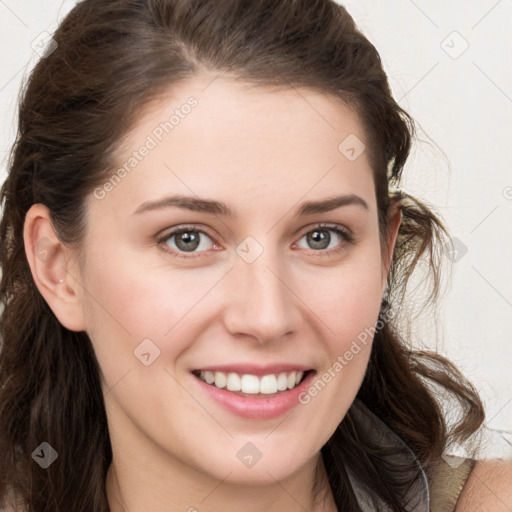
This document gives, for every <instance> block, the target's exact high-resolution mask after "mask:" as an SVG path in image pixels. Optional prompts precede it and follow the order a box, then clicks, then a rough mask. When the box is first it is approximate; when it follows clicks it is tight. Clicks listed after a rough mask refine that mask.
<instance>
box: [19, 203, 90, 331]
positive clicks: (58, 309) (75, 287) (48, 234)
mask: <svg viewBox="0 0 512 512" xmlns="http://www.w3.org/2000/svg"><path fill="white" fill-rule="evenodd" d="M23 239H24V245H25V254H26V257H27V261H28V264H29V267H30V271H31V273H32V278H33V280H34V283H35V285H36V286H37V289H38V290H39V292H40V293H41V295H42V296H43V297H44V299H45V301H46V302H47V303H48V305H49V306H50V308H51V309H52V311H53V312H54V314H55V316H56V317H57V319H58V320H59V322H60V323H61V324H62V325H63V326H64V327H66V328H67V329H69V330H72V331H84V330H85V325H84V324H85V323H84V316H83V309H82V300H81V294H80V286H79V284H78V282H77V281H76V278H75V277H72V274H71V273H70V265H71V262H72V259H71V254H70V251H69V249H68V248H67V247H65V245H64V244H63V243H62V242H61V241H60V240H59V237H58V236H57V233H56V232H55V229H54V227H53V223H52V221H51V216H50V212H49V210H48V208H47V207H46V206H44V205H42V204H35V205H32V207H31V208H30V209H29V211H28V212H27V215H26V217H25V225H24V231H23ZM73 274H75V272H73Z"/></svg>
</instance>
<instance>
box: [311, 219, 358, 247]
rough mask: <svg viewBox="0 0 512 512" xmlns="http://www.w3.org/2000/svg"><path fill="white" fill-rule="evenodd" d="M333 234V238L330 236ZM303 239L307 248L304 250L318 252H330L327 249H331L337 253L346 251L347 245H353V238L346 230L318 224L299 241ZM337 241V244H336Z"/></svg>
mask: <svg viewBox="0 0 512 512" xmlns="http://www.w3.org/2000/svg"><path fill="white" fill-rule="evenodd" d="M331 233H334V236H332V235H331ZM303 239H305V240H306V243H307V244H308V245H309V247H306V249H308V248H309V249H313V250H314V251H316V252H318V251H320V252H325V251H326V250H327V252H331V251H330V250H329V249H333V248H334V251H333V252H338V251H342V250H344V249H346V245H347V244H352V243H354V237H353V235H351V234H350V233H349V232H348V231H347V230H345V229H343V228H341V227H339V226H336V225H328V224H320V225H318V226H316V227H315V228H314V229H313V230H310V231H308V232H306V233H305V234H304V235H303V236H302V238H301V240H303ZM336 241H338V243H336Z"/></svg>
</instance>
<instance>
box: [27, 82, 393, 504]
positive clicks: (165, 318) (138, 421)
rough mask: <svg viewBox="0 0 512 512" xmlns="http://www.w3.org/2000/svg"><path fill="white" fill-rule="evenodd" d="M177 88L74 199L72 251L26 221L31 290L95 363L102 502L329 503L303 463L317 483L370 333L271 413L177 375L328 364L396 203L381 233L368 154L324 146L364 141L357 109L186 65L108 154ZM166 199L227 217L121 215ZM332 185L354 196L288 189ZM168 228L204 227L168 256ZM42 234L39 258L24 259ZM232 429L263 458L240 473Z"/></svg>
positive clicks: (342, 340)
mask: <svg viewBox="0 0 512 512" xmlns="http://www.w3.org/2000/svg"><path fill="white" fill-rule="evenodd" d="M208 84H209V85H208ZM190 96H194V97H195V98H196V99H197V100H198V105H197V107H196V108H195V109H193V110H192V112H191V113H190V114H189V115H188V116H186V118H184V119H182V120H181V121H180V123H179V125H177V126H176V127H175V128H174V129H173V130H172V132H171V133H169V134H167V135H166V136H165V138H164V139H163V140H162V142H160V143H159V144H158V146H157V147H156V148H154V149H152V150H151V152H150V153H149V154H148V155H147V156H146V157H145V158H144V159H143V160H142V161H141V162H140V163H138V165H137V167H136V168H135V169H134V170H133V171H132V172H131V173H130V174H129V175H127V176H126V177H125V178H124V179H123V180H122V181H121V182H120V183H118V184H117V185H116V186H115V187H114V188H113V190H111V191H110V192H109V193H108V194H106V195H105V197H104V198H103V199H97V198H96V197H94V195H93V194H91V195H90V196H89V197H88V198H87V233H86V236H85V246H84V247H85V248H84V257H83V260H80V259H79V258H78V254H77V253H76V252H75V251H74V249H73V248H72V247H68V246H66V245H65V244H63V243H61V242H60V241H59V239H58V237H57V235H56V234H55V231H54V229H53V226H52V224H51V221H50V216H49V212H48V210H47V209H46V207H44V206H43V205H34V206H33V207H32V208H31V209H30V211H29V213H28V214H27V218H26V223H25V228H26V229H25V244H26V247H27V257H28V259H29V264H30V267H31V270H32V273H33V276H34V280H35V282H36V284H37V286H38V288H39V290H40V292H41V293H42V295H43V296H44V298H45V299H46V301H47V302H48V304H49V305H50V307H51V308H52V310H53V311H54V313H55V314H56V316H57V318H58V319H59V321H60V322H61V323H62V324H63V325H64V326H65V327H67V328H68V329H71V330H76V331H82V330H83V331H86V332H87V333H88V335H89V337H90V339H91V340H92V343H93V346H94V349H95V352H96V354H97V357H98V361H99V364H100V367H101V371H102V382H103V387H104V395H105V405H106V410H107V416H108V420H109V431H110V436H111V441H112V448H113V463H112V465H111V467H110V469H109V473H108V478H107V495H108V498H109V502H110V505H111V510H112V511H113V512H117V511H122V510H127V511H130V512H134V511H135V512H136V511H143V510H152V511H155V512H160V511H162V512H163V511H164V510H165V511H166V512H168V511H186V510H189V511H192V510H200V511H201V512H203V511H214V510H223V511H232V510H233V511H234V510H246V511H249V512H251V511H256V510H258V511H261V510H266V511H268V512H271V511H274V510H276V511H277V510H289V511H295V510H304V509H307V510H324V511H327V510H335V507H334V504H333V501H332V496H331V495H330V491H329V490H327V492H326V493H325V494H322V495H321V496H322V497H321V499H320V500H319V503H314V500H313V483H314V482H315V470H316V469H318V470H319V473H318V484H319V487H320V488H324V489H328V487H327V485H326V477H325V473H324V468H323V465H322V463H321V458H320V449H321V447H322V446H323V445H324V444H325V442H326V441H327V440H328V439H329V437H330V436H331V435H332V433H333V432H334V430H335V429H336V426H337V425H338V424H339V423H340V421H341V420H342V418H343V417H344V415H345V414H346V412H347V410H348V408H349V406H350V404H351V403H352V401H353V399H354V397H355V395H356V393H357V390H358V388H359V387H360V384H361V381H362V378H363V376H364V372H365V369H366V366H367V362H368V357H369V354H370V349H371V340H370V342H369V343H368V344H367V345H366V346H362V349H361V351H360V352H359V353H358V354H357V355H355V356H354V357H353V359H352V360H351V361H350V362H348V364H346V365H345V366H344V368H343V370H342V371H340V372H339V373H337V374H336V377H335V378H333V379H332V380H331V382H330V383H329V384H328V385H327V386H326V387H325V388H324V389H323V390H322V391H321V392H320V393H319V394H318V395H317V396H316V397H314V398H313V399H311V401H310V402H309V403H308V404H306V405H302V404H298V405H297V406H295V407H294V409H293V410H292V412H291V414H289V415H288V416H282V417H278V418H274V419H265V420H262V419H245V418H240V417H238V416H235V415H233V414H232V413H230V412H228V411H226V410H224V409H223V408H221V407H220V406H219V405H218V404H217V403H216V402H214V401H212V399H211V398H209V397H208V396H207V395H206V394H205V393H204V391H203V390H202V389H201V388H200V386H199V385H198V382H197V379H196V377H194V376H193V375H192V374H191V370H193V369H197V368H201V367H203V366H205V365H212V364H226V363H240V362H249V363H260V364H270V363H274V362H276V361H277V362H289V363H297V364H304V365H307V366H308V367H311V368H314V369H315V370H316V371H317V375H321V374H322V373H323V372H325V371H327V369H328V368H330V367H332V365H333V363H334V362H335V361H336V360H337V358H338V356H340V355H343V354H344V353H345V352H346V351H347V350H348V349H349V348H350V346H351V343H352V342H353V340H355V339H356V338H357V336H358V335H359V334H360V333H361V332H363V331H364V330H365V329H368V328H371V327H372V326H374V325H375V322H376V321H377V319H378V314H379V308H380V303H381V299H382V295H383V292H384V289H385V284H386V278H387V273H388V270H389V261H390V258H391V254H392V251H393V248H394V244H395V240H396V234H397V231H398V227H399V224H400V221H401V213H400V209H398V208H397V209H392V210H391V212H390V225H391V232H390V233H391V234H390V237H389V239H388V240H386V241H385V243H384V244H383V245H382V244H381V240H380V237H379V229H378V218H377V203H376V197H375V189H374V182H373V177H372V170H371V168H370V163H369V160H368V155H367V152H366V151H364V152H363V153H362V154H361V155H360V156H359V157H358V158H357V159H356V160H355V161H351V160H349V159H348V158H346V157H345V155H344V154H342V153H341V152H340V151H339V149H338V146H339V145H340V143H341V142H342V141H343V140H344V139H345V138H346V137H347V136H348V135H350V134H355V135H356V136H357V137H358V138H359V139H360V140H361V141H363V142H365V140H366V137H365V133H364V131H363V129H362V126H361V123H360V121H359V119H358V116H357V115H356V114H355V113H354V112H353V111H352V110H350V109H349V108H348V107H347V106H346V105H345V104H343V103H342V102H341V101H340V100H338V99H336V98H333V97H330V96H327V95H325V94H321V93H319V92H315V91H312V90H305V89H301V90H298V89H281V90H273V89H267V88H265V89H264V88H261V87H258V88H256V87H249V86H248V85H247V84H241V83H239V82H235V81H232V80H229V79H226V78H224V79H220V78H217V79H216V80H214V81H213V82H212V76H198V77H196V78H194V79H193V80H189V81H187V82H184V83H182V84H181V85H179V86H177V87H174V88H173V89H172V91H169V94H168V95H166V96H165V97H161V98H160V99H159V100H158V101H156V102H153V103H152V104H151V105H150V106H148V107H147V108H146V109H145V110H144V112H142V113H141V115H140V116H139V118H138V121H137V123H136V124H135V125H134V126H133V127H132V129H131V130H130V132H129V135H128V137H127V138H126V139H125V140H124V141H123V144H122V146H121V148H120V150H119V152H118V154H117V163H118V164H119V165H120V166H121V165H123V163H124V162H125V161H126V160H127V159H128V158H129V157H130V155H131V154H132V153H133V151H134V150H136V149H137V148H140V147H141V146H142V145H143V144H144V141H145V140H147V136H148V135H149V134H151V133H152V132H153V130H154V128H155V126H158V125H159V123H160V122H162V121H163V120H165V119H168V118H169V116H170V114H171V113H172V111H173V110H174V109H176V108H178V107H179V106H180V105H182V104H183V103H185V102H186V100H187V98H189V97H190ZM114 171H115V169H114ZM170 194H186V195H192V196H199V197H201V198H208V199H215V200H218V201H223V202H225V203H227V204H228V205H229V207H230V208H231V209H232V210H233V211H234V213H235V215H234V216H233V217H223V216H221V215H213V214H209V213H199V212H193V211H189V210H185V209H180V208H176V207H169V208H161V209H158V210H154V211H150V212H145V213H141V214H134V211H135V210H136V208H137V207H138V206H140V205H142V204H143V203H145V202H147V201H154V200H158V199H161V198H163V197H165V196H168V195H170ZM334 194H336V195H337V194H356V195H357V196H359V197H361V198H362V199H364V201H365V202H366V203H367V205H368V209H364V208H363V207H361V206H358V205H347V206H343V207H340V208H337V209H335V210H332V211H330V212H326V213H316V214H314V215H308V216H302V217H298V216H296V215H295V213H294V212H295V210H296V208H297V207H298V206H299V205H300V204H301V203H302V202H303V201H313V200H322V199H326V198H329V197H332V196H333V195H334ZM319 223H329V224H332V225H335V226H339V227H340V228H344V229H346V230H349V232H351V233H352V234H353V235H354V237H355V239H356V241H355V242H354V243H349V242H347V241H346V240H345V239H344V238H343V237H341V236H339V235H337V234H336V233H335V232H333V231H331V230H330V229H329V230H328V231H327V233H328V234H330V236H331V241H330V244H329V247H328V248H327V249H325V248H321V249H318V248H315V246H314V245H312V242H311V241H309V242H308V237H306V236H305V235H306V234H307V233H311V232H312V231H314V230H315V228H316V227H317V226H318V224H319ZM183 224H194V227H195V228H201V229H204V230H205V231H207V234H206V235H205V234H200V236H201V240H202V243H201V246H200V247H199V248H198V249H196V252H195V253H193V254H192V257H188V258H187V257H179V256H178V255H176V254H173V253H171V252H169V249H171V250H172V249H174V250H175V251H179V249H178V247H177V246H176V245H175V244H176V237H174V238H168V239H167V241H164V242H158V241H157V238H158V235H162V234H166V233H168V232H169V231H170V230H171V228H175V227H180V226H182V225H183ZM323 229H325V228H323ZM246 237H252V238H253V239H254V240H255V241H257V244H259V246H260V247H261V249H262V253H261V254H260V255H259V257H258V258H257V259H256V260H255V261H254V262H252V263H248V262H247V261H246V260H245V259H244V258H243V257H241V256H239V254H238V253H237V252H236V249H237V247H239V246H241V247H244V244H242V242H244V240H245V239H246ZM43 241H44V243H45V244H50V245H52V250H51V251H50V256H49V257H47V258H39V257H37V248H38V245H39V246H40V244H41V243H43ZM251 247H253V248H252V249H251V251H252V250H254V246H251ZM166 248H167V250H166ZM337 248H340V249H341V250H340V251H337V252H336V251H335V250H336V249H337ZM183 254H184V256H187V255H188V256H190V253H187V252H183V251H182V255H183ZM144 339H150V340H152V343H154V344H155V345H156V346H157V347H158V349H159V350H160V355H159V357H157V358H156V359H155V360H154V362H152V363H151V364H150V365H149V366H145V365H144V364H142V363H141V361H140V360H139V359H138V358H137V357H135V356H134V350H135V349H136V348H137V347H138V346H139V344H140V343H141V342H142V340H144ZM247 442H251V443H253V444H254V445H255V446H256V447H257V448H258V450H259V451H260V452H261V454H262V456H261V459H260V460H259V461H258V462H257V463H256V464H255V465H254V466H252V467H250V468H248V467H246V466H245V465H244V464H242V463H241V461H240V460H239V459H238V457H237V452H238V451H239V450H240V449H241V448H242V447H243V446H244V445H246V443H247ZM123 504H124V505H123Z"/></svg>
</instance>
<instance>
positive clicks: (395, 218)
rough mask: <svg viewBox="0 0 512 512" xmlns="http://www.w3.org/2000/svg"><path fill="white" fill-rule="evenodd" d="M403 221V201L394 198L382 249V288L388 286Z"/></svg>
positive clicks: (390, 207)
mask: <svg viewBox="0 0 512 512" xmlns="http://www.w3.org/2000/svg"><path fill="white" fill-rule="evenodd" d="M401 223H402V203H401V202H400V200H394V201H393V200H392V201H391V203H390V206H389V212H388V224H389V235H388V239H387V240H386V245H385V247H384V248H383V251H382V253H383V254H382V289H383V290H384V288H385V287H386V283H387V280H388V274H389V270H390V268H391V263H392V261H393V252H394V250H395V244H396V240H397V237H398V231H399V230H400V225H401Z"/></svg>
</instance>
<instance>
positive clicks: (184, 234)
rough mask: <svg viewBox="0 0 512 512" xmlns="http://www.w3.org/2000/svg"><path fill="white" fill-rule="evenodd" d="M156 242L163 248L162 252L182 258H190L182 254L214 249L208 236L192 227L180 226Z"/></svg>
mask: <svg viewBox="0 0 512 512" xmlns="http://www.w3.org/2000/svg"><path fill="white" fill-rule="evenodd" d="M157 241H158V243H159V244H162V245H164V246H165V247H164V250H166V251H169V252H171V253H173V254H175V255H177V256H180V257H183V258H188V257H190V256H187V255H186V254H184V253H194V252H204V251H206V250H208V249H210V248H212V247H215V244H214V243H213V241H212V239H211V238H210V236H209V235H208V234H207V233H206V232H205V231H203V230H202V229H198V228H196V227H194V226H182V227H180V228H178V229H175V230H173V231H171V232H169V233H166V234H165V235H164V236H162V237H160V238H159V239H158V240H157Z"/></svg>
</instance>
